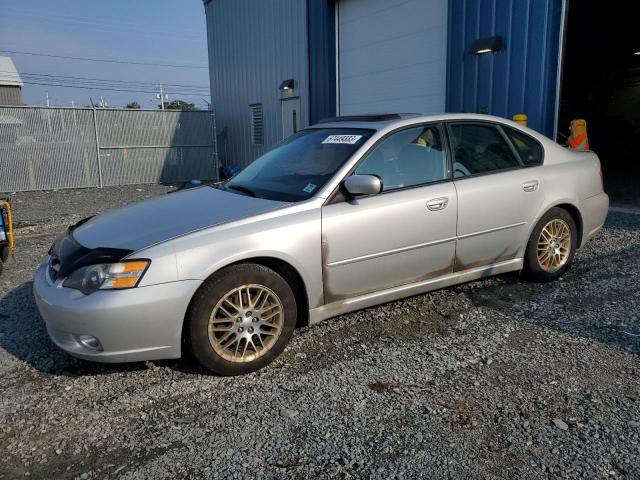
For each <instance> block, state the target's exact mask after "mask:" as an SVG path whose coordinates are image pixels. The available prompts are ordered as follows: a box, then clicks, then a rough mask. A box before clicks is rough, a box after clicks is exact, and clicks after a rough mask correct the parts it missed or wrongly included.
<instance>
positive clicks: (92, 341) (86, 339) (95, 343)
mask: <svg viewBox="0 0 640 480" xmlns="http://www.w3.org/2000/svg"><path fill="white" fill-rule="evenodd" d="M78 341H79V342H80V344H81V345H82V346H84V347H86V348H88V349H90V350H97V351H98V352H101V351H102V344H101V343H100V340H98V339H97V338H96V337H92V336H91V335H78Z"/></svg>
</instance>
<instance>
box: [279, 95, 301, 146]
mask: <svg viewBox="0 0 640 480" xmlns="http://www.w3.org/2000/svg"><path fill="white" fill-rule="evenodd" d="M281 102H282V138H283V139H285V138H288V137H290V136H291V135H293V134H294V133H298V130H300V97H294V98H285V99H282V100H281Z"/></svg>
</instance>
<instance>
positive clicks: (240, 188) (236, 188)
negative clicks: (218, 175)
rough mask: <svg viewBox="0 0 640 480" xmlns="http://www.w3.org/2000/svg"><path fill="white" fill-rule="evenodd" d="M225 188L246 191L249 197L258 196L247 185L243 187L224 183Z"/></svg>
mask: <svg viewBox="0 0 640 480" xmlns="http://www.w3.org/2000/svg"><path fill="white" fill-rule="evenodd" d="M225 186H226V187H227V188H233V189H234V190H237V191H239V192H242V193H246V194H247V195H249V196H251V197H256V198H257V197H258V195H256V192H254V191H253V190H251V189H250V188H248V187H244V186H242V185H225Z"/></svg>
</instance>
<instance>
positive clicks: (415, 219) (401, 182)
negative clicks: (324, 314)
mask: <svg viewBox="0 0 640 480" xmlns="http://www.w3.org/2000/svg"><path fill="white" fill-rule="evenodd" d="M441 133H442V132H441V129H440V126H439V125H424V126H420V127H417V128H415V127H413V128H408V129H404V130H401V131H398V132H395V133H392V134H390V135H389V136H388V137H387V138H386V139H385V140H383V141H382V142H381V143H380V144H378V146H377V147H376V148H374V150H372V151H371V152H369V154H368V155H367V157H366V158H365V159H364V160H363V161H362V162H361V163H360V165H359V166H358V167H357V168H356V170H355V172H354V173H355V174H373V175H377V176H378V177H380V179H381V180H382V184H383V191H382V192H381V193H380V194H378V195H374V196H370V197H365V198H355V199H353V198H351V199H350V198H344V199H342V200H341V201H332V202H329V204H327V205H325V206H324V207H323V209H322V242H323V243H322V246H323V281H324V288H325V290H324V293H325V301H326V302H327V303H330V302H333V301H338V300H342V299H345V298H349V297H354V296H358V295H363V294H366V293H370V292H374V291H379V290H384V289H386V288H391V287H394V286H398V285H404V284H409V283H414V282H419V281H424V280H427V279H429V278H435V277H437V276H441V275H446V274H448V273H451V272H452V271H453V259H454V253H455V244H456V220H457V199H456V192H455V187H454V186H453V183H452V182H451V181H449V180H448V168H447V158H446V154H445V149H444V148H443V142H442V135H441Z"/></svg>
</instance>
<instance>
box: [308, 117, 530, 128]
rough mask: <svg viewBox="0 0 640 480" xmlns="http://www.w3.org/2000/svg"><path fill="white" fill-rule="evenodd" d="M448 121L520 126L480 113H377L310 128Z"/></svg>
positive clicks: (341, 118)
mask: <svg viewBox="0 0 640 480" xmlns="http://www.w3.org/2000/svg"><path fill="white" fill-rule="evenodd" d="M446 120H470V121H489V122H494V123H504V124H507V125H514V126H518V124H516V123H515V122H512V121H511V120H508V119H506V118H502V117H496V116H493V115H482V114H478V113H430V114H421V113H376V114H366V115H348V116H341V117H332V118H326V119H323V120H320V121H319V122H318V123H316V124H314V125H311V127H310V128H368V129H373V130H386V129H387V128H388V127H393V126H396V125H397V126H403V125H412V124H415V123H426V122H441V121H446Z"/></svg>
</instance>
